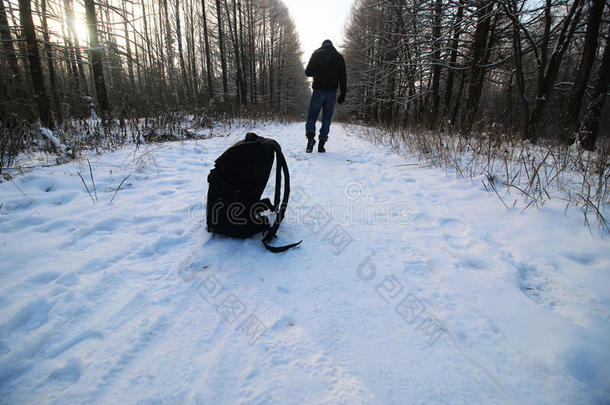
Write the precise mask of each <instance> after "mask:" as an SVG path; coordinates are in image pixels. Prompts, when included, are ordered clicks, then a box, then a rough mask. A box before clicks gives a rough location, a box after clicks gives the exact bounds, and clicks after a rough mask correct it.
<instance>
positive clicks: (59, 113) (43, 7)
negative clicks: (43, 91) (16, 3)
mask: <svg viewBox="0 0 610 405" xmlns="http://www.w3.org/2000/svg"><path fill="white" fill-rule="evenodd" d="M40 11H41V14H42V16H41V23H42V38H43V40H44V54H45V57H46V58H47V66H48V69H49V84H50V85H51V95H52V97H53V104H54V105H55V117H56V118H57V124H59V125H61V124H63V123H64V109H63V104H62V101H61V97H60V96H59V91H58V89H57V75H56V73H55V63H54V62H53V52H52V50H51V41H50V39H49V27H48V26H47V0H42V1H41V3H40Z"/></svg>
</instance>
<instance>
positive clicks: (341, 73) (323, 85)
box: [305, 39, 347, 153]
mask: <svg viewBox="0 0 610 405" xmlns="http://www.w3.org/2000/svg"><path fill="white" fill-rule="evenodd" d="M305 75H306V76H308V77H313V84H312V86H311V87H313V94H312V95H311V101H310V103H309V113H308V114H307V124H305V135H306V136H307V149H306V150H305V151H306V152H307V153H311V151H312V150H313V147H314V145H315V144H316V140H315V137H316V121H317V119H318V115H319V114H320V110H322V126H321V127H320V136H319V141H320V143H318V152H326V149H324V144H325V143H326V141H327V140H328V132H329V130H330V120H331V118H332V117H333V110H334V108H335V98H336V97H337V87H340V88H341V94H340V95H339V98H338V99H337V102H338V103H339V104H341V103H343V101H345V91H346V87H347V83H346V82H347V80H346V75H345V60H344V59H343V56H341V54H340V53H339V52H337V50H336V49H335V47H334V46H333V43H332V42H330V40H329V39H327V40H325V41H324V42H322V47H321V48H319V49H317V50H316V51H314V53H313V54H312V55H311V58H310V59H309V63H308V64H307V69H305Z"/></svg>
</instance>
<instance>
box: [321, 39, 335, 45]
mask: <svg viewBox="0 0 610 405" xmlns="http://www.w3.org/2000/svg"><path fill="white" fill-rule="evenodd" d="M322 46H333V43H332V42H331V40H330V39H325V40H324V42H322Z"/></svg>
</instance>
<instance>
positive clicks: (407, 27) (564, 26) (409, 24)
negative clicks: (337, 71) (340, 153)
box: [0, 0, 610, 167]
mask: <svg viewBox="0 0 610 405" xmlns="http://www.w3.org/2000/svg"><path fill="white" fill-rule="evenodd" d="M609 17H610V9H609V7H608V4H607V2H605V1H604V0H589V1H585V0H574V1H567V2H566V1H563V0H545V1H527V0H502V1H495V0H452V1H441V0H383V1H379V0H357V1H355V3H354V4H353V6H352V11H351V16H350V18H349V20H348V21H347V23H346V26H345V38H344V39H343V43H342V44H341V43H340V42H339V41H337V42H339V45H342V46H340V50H341V51H342V52H343V54H344V56H345V59H346V64H347V69H348V97H347V101H346V106H347V107H346V108H342V109H341V111H340V114H339V118H340V119H342V120H343V121H346V122H352V123H359V124H364V125H373V126H378V127H384V128H392V129H401V130H414V131H433V132H434V131H436V132H438V131H444V132H445V133H451V134H460V135H469V134H472V133H491V132H494V133H503V134H510V135H511V136H513V137H517V138H519V139H525V140H529V141H531V142H533V143H538V142H540V141H541V140H542V141H549V140H550V141H552V142H560V143H563V144H566V145H569V144H572V143H574V141H575V140H576V139H578V140H579V144H580V145H582V146H583V147H584V148H586V149H589V150H593V149H595V148H596V145H597V144H598V143H599V142H598V140H599V139H600V138H605V136H607V135H608V130H607V129H606V128H608V124H609V123H610V118H609V113H608V111H609V108H608V107H606V106H605V104H606V103H605V101H606V95H607V92H608V84H609V81H610V42H609V41H608V39H609V35H610V23H609V22H610V18H609ZM0 35H1V44H2V45H1V51H0V67H1V69H0V122H1V123H2V125H1V131H2V132H1V134H0V154H1V158H2V166H3V167H6V166H9V165H10V163H11V162H12V159H13V158H14V157H15V156H17V155H18V153H19V152H21V151H22V150H24V149H27V148H28V147H30V146H31V145H32V144H36V143H37V142H38V143H39V141H37V140H39V139H40V138H41V135H40V134H41V131H40V128H46V129H49V130H52V131H54V132H53V133H54V134H55V135H54V136H56V137H57V138H58V139H59V141H60V142H61V141H64V140H65V141H66V142H67V143H69V144H70V145H71V148H72V152H73V153H74V152H75V150H77V149H86V148H91V147H93V146H95V147H98V146H99V145H101V144H102V143H104V142H103V141H108V140H109V139H110V141H111V142H110V143H111V144H117V143H122V142H124V141H125V140H126V139H128V138H130V137H131V138H134V131H135V132H139V133H140V132H143V131H144V132H145V133H147V134H148V133H154V134H155V136H156V137H157V138H158V139H163V136H164V133H167V132H172V131H175V130H176V121H177V120H180V119H181V118H180V117H182V115H183V114H192V115H193V116H194V117H196V120H198V121H199V122H200V123H201V125H205V124H206V123H209V122H210V120H213V119H214V118H215V117H216V118H217V117H225V118H226V117H240V116H241V117H243V116H256V117H258V118H261V117H269V119H277V118H278V117H282V118H288V117H290V118H292V119H302V118H303V114H304V111H305V108H306V106H307V102H308V97H309V88H308V82H307V81H306V78H305V76H304V69H303V66H302V56H303V55H302V52H301V47H300V43H299V38H298V34H297V32H296V29H295V25H294V23H293V21H292V19H291V16H290V15H289V12H288V9H287V8H286V6H285V5H284V4H283V3H282V2H281V1H280V0H154V1H151V0H139V1H138V0H136V1H132V0H103V1H97V2H96V1H93V0H84V1H82V2H81V1H74V0H61V1H60V0H34V1H31V0H1V1H0ZM89 117H96V118H97V117H99V118H100V119H101V120H102V125H101V126H100V125H96V126H94V127H93V128H90V127H89V122H87V121H84V119H86V118H89ZM143 118H146V119H150V120H151V122H152V124H150V123H148V122H147V123H146V124H145V125H142V124H141V123H140V121H137V120H141V119H143ZM134 120H136V121H134ZM117 125H118V126H119V129H116V128H114V129H113V126H117ZM129 125H131V126H132V129H131V130H128V129H125V127H126V126H129ZM157 127H162V128H161V129H159V128H157ZM45 134H48V133H47V132H45V131H42V136H43V137H44V136H46V135H45ZM83 134H84V135H83ZM46 138H47V139H46V140H45V142H46V143H47V144H48V140H49V139H51V138H48V137H46ZM151 139H152V138H151ZM77 144H78V145H77ZM55 146H56V145H55ZM50 147H51V149H53V147H54V144H53V142H51V145H50Z"/></svg>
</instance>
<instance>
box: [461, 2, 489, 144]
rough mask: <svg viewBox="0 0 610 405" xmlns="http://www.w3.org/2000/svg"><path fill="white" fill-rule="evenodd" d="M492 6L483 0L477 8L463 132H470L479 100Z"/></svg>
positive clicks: (463, 116)
mask: <svg viewBox="0 0 610 405" xmlns="http://www.w3.org/2000/svg"><path fill="white" fill-rule="evenodd" d="M493 5H494V3H493V1H491V0H484V1H480V2H479V5H478V7H477V27H476V29H475V33H474V42H473V44H472V56H471V62H470V65H471V68H470V77H469V79H468V90H467V96H466V102H465V103H464V105H463V106H462V118H461V120H460V121H461V122H460V124H461V128H462V130H463V131H464V132H470V130H471V128H472V125H473V124H474V117H475V114H476V111H477V109H478V105H479V100H480V98H481V91H482V87H483V86H482V85H483V80H482V78H483V76H484V75H485V68H484V67H483V66H482V65H483V61H484V59H485V53H486V45H487V36H488V35H489V29H490V26H491V14H492V11H493Z"/></svg>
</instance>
